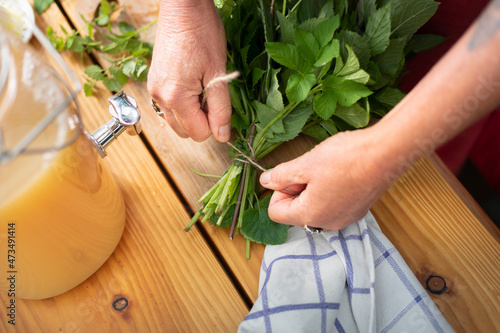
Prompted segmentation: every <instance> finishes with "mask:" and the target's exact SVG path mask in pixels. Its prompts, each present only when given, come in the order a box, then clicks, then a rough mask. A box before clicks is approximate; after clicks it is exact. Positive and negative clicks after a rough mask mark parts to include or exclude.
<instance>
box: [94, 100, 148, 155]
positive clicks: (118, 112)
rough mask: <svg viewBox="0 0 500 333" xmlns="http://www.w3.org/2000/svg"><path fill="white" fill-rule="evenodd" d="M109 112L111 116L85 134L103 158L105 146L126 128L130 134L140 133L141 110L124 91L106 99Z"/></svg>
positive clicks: (105, 153)
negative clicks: (94, 129) (93, 130)
mask: <svg viewBox="0 0 500 333" xmlns="http://www.w3.org/2000/svg"><path fill="white" fill-rule="evenodd" d="M108 102H109V113H110V114H111V116H112V117H113V118H112V119H111V120H110V121H108V122H107V123H105V124H104V125H102V126H101V127H100V128H99V129H97V130H96V131H95V132H94V133H93V134H90V133H87V136H88V137H89V139H90V140H91V141H92V143H93V144H94V147H95V148H96V150H97V152H98V153H99V155H100V156H101V157H102V158H104V157H106V155H107V152H106V148H107V147H108V146H109V145H110V144H111V142H113V141H114V140H116V139H117V138H118V136H119V135H120V134H122V133H123V131H125V129H127V132H128V133H129V134H131V135H137V134H139V133H141V131H142V126H141V123H140V119H141V112H140V111H139V108H138V105H137V102H136V100H135V99H134V98H132V97H130V96H127V94H126V93H125V91H123V90H122V91H120V92H118V93H116V94H115V95H113V96H111V97H110V98H109V99H108Z"/></svg>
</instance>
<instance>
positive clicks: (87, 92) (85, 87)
mask: <svg viewBox="0 0 500 333" xmlns="http://www.w3.org/2000/svg"><path fill="white" fill-rule="evenodd" d="M83 92H84V93H85V96H87V97H89V96H92V93H93V92H92V86H91V85H90V84H88V83H85V84H84V85H83Z"/></svg>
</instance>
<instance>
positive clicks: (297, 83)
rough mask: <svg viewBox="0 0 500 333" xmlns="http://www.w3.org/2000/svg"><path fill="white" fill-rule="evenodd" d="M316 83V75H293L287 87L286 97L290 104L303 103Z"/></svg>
mask: <svg viewBox="0 0 500 333" xmlns="http://www.w3.org/2000/svg"><path fill="white" fill-rule="evenodd" d="M315 83H316V77H315V76H314V74H300V73H297V74H293V75H292V76H290V78H289V79H288V83H287V85H286V97H288V100H289V101H290V102H297V103H299V102H302V101H303V100H305V99H306V98H307V95H308V94H309V91H310V90H311V88H312V87H313V86H314V84H315Z"/></svg>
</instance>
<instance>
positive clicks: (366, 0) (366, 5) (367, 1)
mask: <svg viewBox="0 0 500 333" xmlns="http://www.w3.org/2000/svg"><path fill="white" fill-rule="evenodd" d="M375 10H377V0H363V1H362V6H361V15H362V17H363V21H364V22H367V21H368V18H369V17H370V16H371V15H372V14H373V13H374V12H375Z"/></svg>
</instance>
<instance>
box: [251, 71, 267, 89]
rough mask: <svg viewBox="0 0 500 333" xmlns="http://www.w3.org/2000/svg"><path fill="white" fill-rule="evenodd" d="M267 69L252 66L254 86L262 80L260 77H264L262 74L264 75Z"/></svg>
mask: <svg viewBox="0 0 500 333" xmlns="http://www.w3.org/2000/svg"><path fill="white" fill-rule="evenodd" d="M265 72H266V71H265V70H263V69H261V68H258V67H254V68H252V72H251V73H252V88H253V87H255V85H256V84H257V83H258V82H259V81H260V79H261V78H262V76H263V75H264V73H265Z"/></svg>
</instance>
